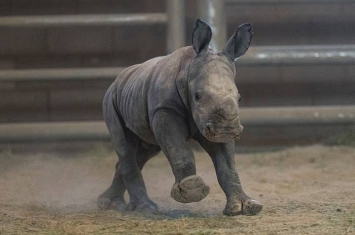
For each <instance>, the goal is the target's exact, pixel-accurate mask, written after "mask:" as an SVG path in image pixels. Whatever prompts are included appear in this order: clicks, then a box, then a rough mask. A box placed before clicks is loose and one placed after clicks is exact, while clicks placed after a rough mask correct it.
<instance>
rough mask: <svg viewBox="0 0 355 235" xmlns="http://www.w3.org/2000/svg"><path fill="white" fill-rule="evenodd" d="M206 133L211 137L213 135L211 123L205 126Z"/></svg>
mask: <svg viewBox="0 0 355 235" xmlns="http://www.w3.org/2000/svg"><path fill="white" fill-rule="evenodd" d="M206 133H208V134H210V135H212V134H213V126H212V124H211V123H207V124H206Z"/></svg>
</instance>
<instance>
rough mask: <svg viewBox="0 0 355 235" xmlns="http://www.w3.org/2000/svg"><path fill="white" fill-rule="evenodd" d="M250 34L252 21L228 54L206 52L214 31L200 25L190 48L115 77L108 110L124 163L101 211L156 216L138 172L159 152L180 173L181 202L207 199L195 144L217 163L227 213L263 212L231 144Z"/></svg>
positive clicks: (237, 128) (176, 192) (176, 188)
mask: <svg viewBox="0 0 355 235" xmlns="http://www.w3.org/2000/svg"><path fill="white" fill-rule="evenodd" d="M251 30H252V27H251V24H249V23H247V24H243V25H241V26H239V28H238V30H237V31H236V33H235V34H234V35H233V36H232V37H231V39H230V40H229V41H228V43H227V44H226V46H225V48H224V49H223V50H222V51H221V52H218V53H215V52H213V51H212V49H210V47H209V42H210V40H211V37H212V32H211V28H210V27H209V26H208V25H207V24H206V23H205V22H203V21H201V20H197V21H196V26H195V29H194V31H193V36H192V46H188V47H184V48H180V49H178V50H177V51H175V52H174V53H172V54H170V55H167V56H163V57H158V58H154V59H151V60H148V61H146V62H144V63H143V64H138V65H134V66H131V67H129V68H127V69H126V70H124V71H123V72H122V73H121V74H120V75H119V76H118V78H117V79H116V80H115V82H114V83H113V84H112V85H111V86H110V87H109V89H108V91H107V93H106V95H105V98H104V102H103V111H104V118H105V122H106V125H107V127H108V129H109V131H110V134H111V137H112V141H113V144H114V148H115V150H116V152H117V154H118V156H119V162H118V163H117V165H116V173H115V176H114V179H113V181H112V184H111V186H110V187H109V188H108V189H107V190H106V191H105V192H104V193H103V194H101V195H100V196H99V198H98V206H99V207H100V208H102V209H108V208H112V209H116V210H119V211H123V210H130V211H137V212H147V213H154V212H156V211H157V210H158V207H157V205H156V204H155V203H154V202H152V201H151V200H150V198H149V197H148V195H147V191H146V188H145V185H144V181H143V178H142V174H141V170H142V168H143V166H144V164H145V163H146V162H147V161H148V160H149V159H150V158H152V157H153V156H155V155H157V154H158V153H159V152H160V150H162V151H163V152H164V154H165V155H166V156H167V158H168V160H169V163H170V165H171V168H172V171H173V173H174V175H175V184H174V185H173V187H172V191H171V196H172V197H173V198H174V199H175V200H177V201H179V202H183V203H188V202H196V201H200V200H202V199H203V198H204V197H206V196H207V195H208V193H209V187H208V186H207V185H205V183H204V182H203V180H202V178H201V177H199V176H197V175H196V166H195V160H194V155H193V152H192V150H191V149H190V147H188V145H187V143H186V141H187V140H188V139H190V138H192V139H194V140H196V141H198V142H199V143H200V145H201V146H202V147H203V148H204V149H205V150H206V151H207V153H208V154H209V155H210V156H211V158H212V161H213V164H214V166H215V169H216V173H217V177H218V182H219V184H220V185H221V187H222V189H223V191H224V192H225V194H226V198H227V205H226V207H225V209H224V211H223V213H224V214H226V215H239V214H245V215H255V214H257V213H258V212H259V211H260V210H261V209H262V205H261V204H260V203H259V202H257V201H256V200H253V199H251V198H250V197H248V196H247V195H246V194H245V193H244V191H243V189H242V187H241V183H240V180H239V177H238V174H237V172H236V169H235V160H234V140H235V139H237V138H239V135H240V134H241V132H242V130H243V127H242V126H241V124H240V122H239V108H238V102H239V99H240V96H239V94H238V89H237V87H236V85H235V81H234V77H235V73H236V72H235V66H234V63H233V62H234V60H235V59H236V58H238V57H240V56H242V55H243V54H244V53H245V52H246V51H247V50H248V48H249V45H250V42H251V38H252V31H251ZM157 177H159V172H157ZM126 189H127V191H128V193H129V196H130V202H129V204H127V205H126V203H125V200H124V193H125V191H126Z"/></svg>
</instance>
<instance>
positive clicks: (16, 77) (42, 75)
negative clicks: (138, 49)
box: [0, 67, 124, 82]
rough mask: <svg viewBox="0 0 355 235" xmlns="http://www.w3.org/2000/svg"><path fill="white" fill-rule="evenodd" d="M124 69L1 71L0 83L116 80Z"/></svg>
mask: <svg viewBox="0 0 355 235" xmlns="http://www.w3.org/2000/svg"><path fill="white" fill-rule="evenodd" d="M123 69H124V68H122V67H118V68H78V69H21V70H0V82H17V81H21V82H23V81H52V80H61V81H63V80H64V81H65V80H69V81H72V80H95V79H107V80H114V79H115V78H116V77H117V75H118V74H119V73H120V72H121V71H122V70H123Z"/></svg>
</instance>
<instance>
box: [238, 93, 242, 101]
mask: <svg viewBox="0 0 355 235" xmlns="http://www.w3.org/2000/svg"><path fill="white" fill-rule="evenodd" d="M238 101H239V102H240V101H242V96H241V95H240V94H238Z"/></svg>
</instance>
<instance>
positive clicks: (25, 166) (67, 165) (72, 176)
mask: <svg viewBox="0 0 355 235" xmlns="http://www.w3.org/2000/svg"><path fill="white" fill-rule="evenodd" d="M205 157H207V156H205ZM116 162H117V155H116V153H115V152H114V151H113V149H112V148H111V146H110V145H109V144H91V143H89V144H86V145H85V144H78V145H75V144H71V145H68V144H66V145H64V146H60V144H59V145H53V144H52V145H50V146H45V145H42V146H39V147H38V146H37V147H36V146H33V145H32V146H20V148H16V147H2V148H0V203H2V204H7V205H8V204H11V205H33V206H44V207H48V208H51V209H54V210H60V211H64V212H75V211H87V210H97V207H96V199H97V197H98V195H99V194H101V193H102V192H103V191H104V190H105V189H106V188H107V187H108V186H109V185H110V183H111V180H112V177H113V174H114V167H115V164H116ZM211 167H212V163H210V165H207V168H211ZM204 168H206V165H204V166H202V170H203V169H204ZM207 173H208V174H206V173H202V174H201V176H202V177H203V178H204V179H205V180H206V178H207V181H206V182H208V181H210V182H209V183H212V184H217V181H216V179H215V177H216V176H215V173H214V171H211V172H208V170H207ZM143 177H144V180H145V183H146V186H147V191H148V194H149V196H150V197H151V198H152V200H153V201H155V202H156V203H158V205H159V207H160V209H161V210H163V211H164V210H165V211H169V210H171V209H172V208H175V209H176V210H180V211H184V210H186V211H187V210H188V209H191V208H193V207H194V206H192V207H191V205H190V206H187V205H184V204H180V203H177V202H175V201H174V200H173V199H172V198H170V189H171V187H172V185H173V183H174V177H173V174H172V172H171V168H170V166H169V164H168V161H167V160H166V158H165V156H164V155H163V154H160V155H158V156H157V157H155V158H153V159H152V160H150V161H149V162H148V163H147V165H146V167H145V168H144V169H143ZM209 179H210V180H209ZM211 181H212V182H211ZM126 197H127V198H126V199H127V201H128V200H129V198H128V196H127V195H126ZM219 198H220V200H219V201H220V205H219V206H220V207H221V208H220V210H221V209H222V208H223V203H222V201H223V196H221V197H219ZM213 208H214V207H213ZM208 210H209V211H211V210H210V209H208Z"/></svg>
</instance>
